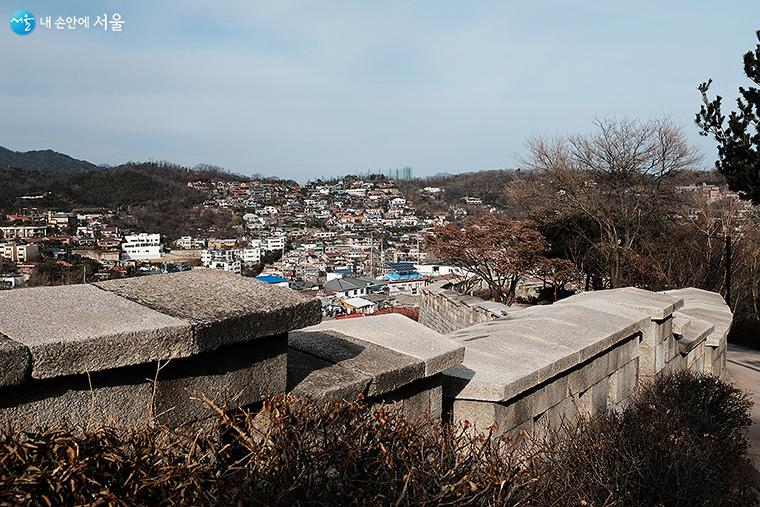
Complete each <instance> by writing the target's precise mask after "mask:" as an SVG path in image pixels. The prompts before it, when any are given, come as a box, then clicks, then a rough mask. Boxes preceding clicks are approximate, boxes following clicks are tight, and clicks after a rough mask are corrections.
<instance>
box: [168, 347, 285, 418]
mask: <svg viewBox="0 0 760 507" xmlns="http://www.w3.org/2000/svg"><path fill="white" fill-rule="evenodd" d="M287 368H288V352H287V337H286V336H284V335H279V336H270V337H267V338H262V339H261V340H256V341H253V342H242V343H237V344H233V345H229V346H226V347H223V348H220V349H217V350H214V351H212V352H207V353H205V354H201V355H198V356H193V357H190V358H187V359H180V360H175V361H170V362H169V363H167V364H166V366H164V367H163V368H161V370H160V371H159V373H158V385H157V389H156V393H155V398H154V414H155V417H156V420H157V421H158V422H159V423H161V424H166V425H168V426H179V425H181V424H183V423H186V422H188V421H192V420H199V419H204V418H206V417H216V413H215V412H214V411H213V410H212V409H211V407H209V406H208V405H207V402H206V401H204V400H203V398H206V399H207V400H208V401H210V402H212V403H214V404H215V405H217V406H218V407H220V408H225V407H235V406H245V405H251V404H253V403H256V402H258V401H260V400H261V398H262V397H265V396H273V395H276V394H282V393H285V391H286V384H287Z"/></svg>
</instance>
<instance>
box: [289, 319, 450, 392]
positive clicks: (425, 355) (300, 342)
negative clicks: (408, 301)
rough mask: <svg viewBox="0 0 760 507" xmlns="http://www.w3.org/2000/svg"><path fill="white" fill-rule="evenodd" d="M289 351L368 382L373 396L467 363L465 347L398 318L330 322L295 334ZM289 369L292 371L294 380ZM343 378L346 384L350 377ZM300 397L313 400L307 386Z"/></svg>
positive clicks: (330, 371)
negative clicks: (304, 395) (311, 357)
mask: <svg viewBox="0 0 760 507" xmlns="http://www.w3.org/2000/svg"><path fill="white" fill-rule="evenodd" d="M288 345H289V348H290V349H291V351H293V350H295V351H298V352H301V353H305V354H308V355H310V356H313V357H316V358H319V359H320V360H322V361H325V362H327V363H329V364H331V365H337V366H340V367H341V368H344V369H347V370H350V371H351V372H353V373H354V374H355V375H356V378H367V379H369V383H368V386H367V395H368V396H377V395H381V394H386V393H388V392H390V391H393V390H395V389H398V388H400V387H403V386H405V385H407V384H410V383H412V382H414V381H416V380H419V379H423V378H427V377H431V376H433V375H436V374H438V373H440V372H442V371H444V370H446V369H447V368H450V367H451V366H454V365H456V364H459V363H461V362H462V359H463V358H464V346H463V345H461V344H458V343H455V342H453V341H451V340H449V339H448V338H447V337H445V336H443V335H441V334H439V333H437V332H435V331H433V330H431V329H429V328H427V327H425V326H423V325H422V324H419V323H417V322H415V321H413V320H412V319H409V318H407V317H404V316H402V315H395V314H390V315H380V316H377V317H363V318H354V319H345V320H331V321H326V322H323V323H321V324H318V325H316V326H311V327H308V328H305V329H302V330H300V331H295V332H292V333H290V336H289V338H288ZM298 357H299V356H296V358H297V359H298ZM290 368H291V367H290V366H288V369H289V373H288V374H289V375H290ZM339 373H340V371H339V370H337V369H332V368H330V369H328V370H327V371H325V372H324V373H315V374H314V375H309V376H308V377H307V378H311V379H312V380H314V381H317V380H319V379H320V378H321V376H323V375H338V374H339ZM301 376H303V374H301ZM340 377H341V378H345V375H342V374H341V375H340ZM323 390H324V389H323ZM298 391H299V392H301V393H303V394H309V393H308V392H304V391H307V389H306V388H305V387H302V386H299V387H298ZM313 395H315V396H316V395H319V394H318V393H313Z"/></svg>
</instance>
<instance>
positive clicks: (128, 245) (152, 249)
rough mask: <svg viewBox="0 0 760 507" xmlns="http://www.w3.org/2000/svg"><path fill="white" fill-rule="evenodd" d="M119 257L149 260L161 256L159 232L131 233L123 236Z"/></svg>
mask: <svg viewBox="0 0 760 507" xmlns="http://www.w3.org/2000/svg"><path fill="white" fill-rule="evenodd" d="M121 257H122V259H124V260H139V261H150V260H156V259H160V258H161V235H160V234H147V233H144V232H142V233H140V234H133V235H129V236H124V242H122V244H121Z"/></svg>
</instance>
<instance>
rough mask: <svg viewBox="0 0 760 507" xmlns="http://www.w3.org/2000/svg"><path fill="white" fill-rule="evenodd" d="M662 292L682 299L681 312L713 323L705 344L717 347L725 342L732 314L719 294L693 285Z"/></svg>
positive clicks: (732, 318) (732, 317)
mask: <svg viewBox="0 0 760 507" xmlns="http://www.w3.org/2000/svg"><path fill="white" fill-rule="evenodd" d="M664 293H665V294H668V295H670V296H674V297H679V298H682V299H683V300H684V305H683V307H682V308H681V309H680V313H681V314H683V315H686V316H688V317H690V318H693V319H699V320H703V321H706V322H709V323H710V324H713V325H714V329H713V330H712V332H710V334H709V335H708V336H707V339H706V340H705V345H707V346H708V347H713V348H717V347H720V346H721V344H722V343H725V341H726V339H727V337H728V333H729V331H730V330H731V324H732V323H733V320H734V316H733V313H732V312H731V308H729V306H728V305H727V304H726V301H725V300H724V299H723V297H722V296H721V295H720V294H718V293H716V292H710V291H707V290H704V289H697V288H695V287H687V288H684V289H675V290H668V291H665V292H664Z"/></svg>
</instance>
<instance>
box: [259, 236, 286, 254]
mask: <svg viewBox="0 0 760 507" xmlns="http://www.w3.org/2000/svg"><path fill="white" fill-rule="evenodd" d="M261 251H262V252H264V253H269V252H284V251H285V235H284V234H277V235H275V236H269V237H268V238H266V239H264V240H262V241H261Z"/></svg>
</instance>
